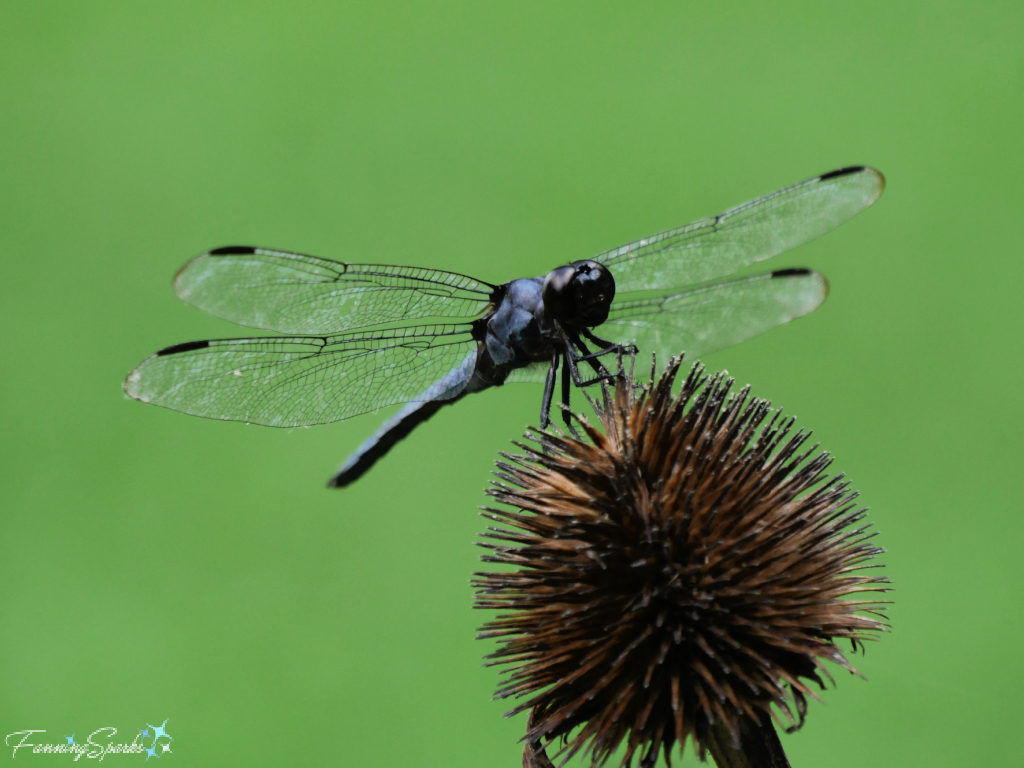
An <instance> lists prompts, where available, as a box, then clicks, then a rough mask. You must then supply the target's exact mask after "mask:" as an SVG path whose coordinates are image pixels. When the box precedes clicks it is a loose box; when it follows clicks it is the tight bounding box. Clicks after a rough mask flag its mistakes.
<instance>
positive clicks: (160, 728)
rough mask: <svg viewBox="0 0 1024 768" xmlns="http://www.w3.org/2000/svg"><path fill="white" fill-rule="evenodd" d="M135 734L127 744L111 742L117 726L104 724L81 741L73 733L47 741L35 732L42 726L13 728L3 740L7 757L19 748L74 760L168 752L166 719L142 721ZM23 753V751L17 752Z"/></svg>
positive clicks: (147, 758)
mask: <svg viewBox="0 0 1024 768" xmlns="http://www.w3.org/2000/svg"><path fill="white" fill-rule="evenodd" d="M138 731H139V732H138V735H137V736H136V737H135V738H134V739H133V740H132V742H131V743H130V744H125V743H115V741H114V737H115V736H116V735H117V728H113V727H110V726H107V727H106V728H97V729H96V730H95V731H93V732H92V733H90V734H89V735H88V736H87V737H86V738H85V741H84V742H82V743H79V742H77V741H75V734H71V735H70V736H64V741H63V742H60V741H57V742H54V743H49V742H45V741H43V740H42V739H43V737H41V736H37V735H36V734H41V733H46V731H45V730H34V729H33V730H27V731H15V732H14V733H9V734H7V741H6V744H7V746H8V747H10V748H11V750H12V752H11V757H18V752H19V750H28V751H29V752H31V753H32V754H34V755H71V756H72V759H73V760H75V761H78V760H81V759H82V758H83V757H89V758H93V759H99V760H102V759H103V758H105V757H106V756H107V755H145V756H146V761H147V762H148V761H149V758H151V757H163V756H164V755H166V754H170V753H171V742H172V741H173V740H174V739H173V737H172V736H171V735H170V734H169V733H167V720H164V721H163V723H161V724H160V725H150V724H149V723H147V724H146V727H145V728H140V729H138ZM21 754H22V756H24V754H25V753H24V752H22V753H21Z"/></svg>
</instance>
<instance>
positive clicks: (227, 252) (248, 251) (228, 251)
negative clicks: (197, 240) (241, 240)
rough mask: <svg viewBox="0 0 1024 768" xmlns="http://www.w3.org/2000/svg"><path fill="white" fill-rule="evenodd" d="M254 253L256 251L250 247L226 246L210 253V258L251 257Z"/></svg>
mask: <svg viewBox="0 0 1024 768" xmlns="http://www.w3.org/2000/svg"><path fill="white" fill-rule="evenodd" d="M254 253H256V249H255V248H253V247H252V246H250V245H226V246H224V247H223V248H214V249H213V250H212V251H210V255H211V256H251V255H252V254H254Z"/></svg>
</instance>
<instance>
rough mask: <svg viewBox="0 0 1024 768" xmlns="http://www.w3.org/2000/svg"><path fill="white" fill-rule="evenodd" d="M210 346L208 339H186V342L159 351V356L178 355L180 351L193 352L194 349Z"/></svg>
mask: <svg viewBox="0 0 1024 768" xmlns="http://www.w3.org/2000/svg"><path fill="white" fill-rule="evenodd" d="M208 346H210V342H208V341H186V342H185V343H184V344H175V345H174V346H172V347H165V348H164V349H161V350H160V351H159V352H157V353H156V354H157V357H162V356H163V355H176V354H178V353H179V352H191V351H192V350H193V349H206V348H207V347H208Z"/></svg>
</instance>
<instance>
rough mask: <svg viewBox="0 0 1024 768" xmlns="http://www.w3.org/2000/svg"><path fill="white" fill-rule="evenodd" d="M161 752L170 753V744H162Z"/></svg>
mask: <svg viewBox="0 0 1024 768" xmlns="http://www.w3.org/2000/svg"><path fill="white" fill-rule="evenodd" d="M163 751H164V752H170V751H171V745H170V744H164V746H163Z"/></svg>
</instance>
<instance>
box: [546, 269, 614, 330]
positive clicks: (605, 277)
mask: <svg viewBox="0 0 1024 768" xmlns="http://www.w3.org/2000/svg"><path fill="white" fill-rule="evenodd" d="M543 297H544V308H545V309H546V310H547V311H548V313H549V314H550V315H551V317H553V318H554V319H555V320H559V321H560V322H563V323H568V324H570V325H581V326H584V327H586V328H593V327H594V326H597V325H600V324H601V323H603V322H604V321H605V320H607V319H608V310H609V309H610V308H611V304H612V299H614V298H615V279H614V278H613V277H612V273H611V272H609V271H608V269H607V268H606V267H604V266H602V265H601V264H598V263H597V262H596V261H590V260H589V259H588V260H584V261H574V262H573V263H572V264H568V265H566V266H564V267H559V268H558V269H553V270H551V272H549V273H548V276H547V277H546V278H545V279H544V291H543Z"/></svg>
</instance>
